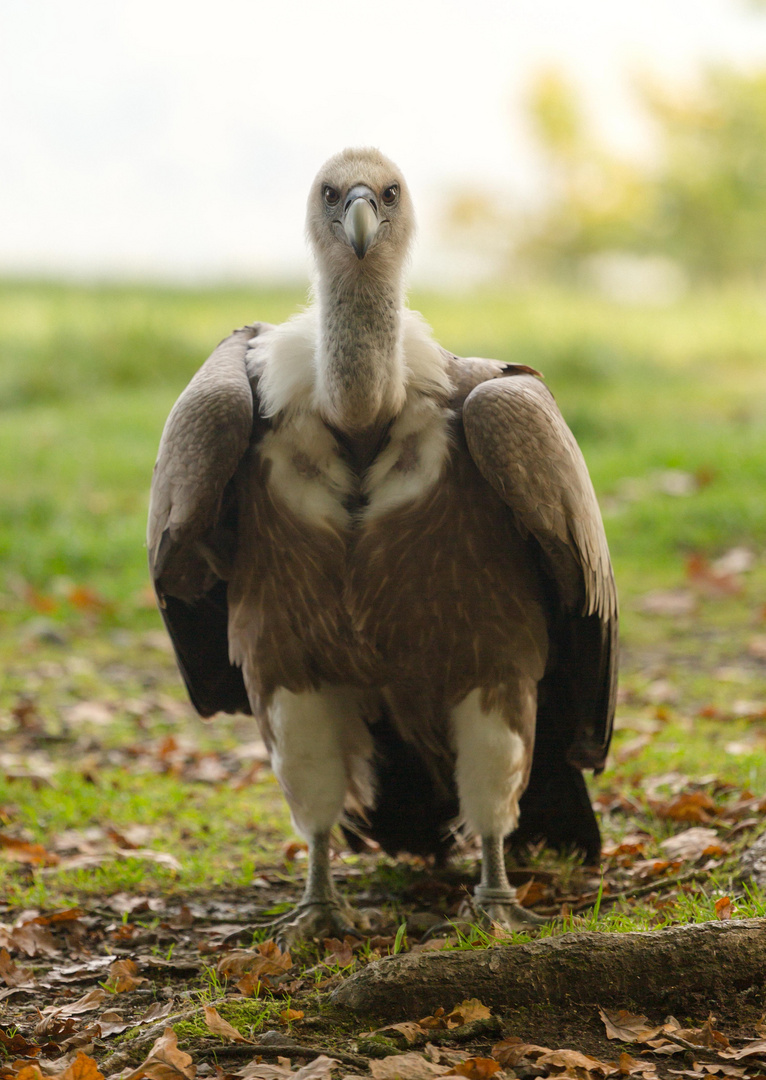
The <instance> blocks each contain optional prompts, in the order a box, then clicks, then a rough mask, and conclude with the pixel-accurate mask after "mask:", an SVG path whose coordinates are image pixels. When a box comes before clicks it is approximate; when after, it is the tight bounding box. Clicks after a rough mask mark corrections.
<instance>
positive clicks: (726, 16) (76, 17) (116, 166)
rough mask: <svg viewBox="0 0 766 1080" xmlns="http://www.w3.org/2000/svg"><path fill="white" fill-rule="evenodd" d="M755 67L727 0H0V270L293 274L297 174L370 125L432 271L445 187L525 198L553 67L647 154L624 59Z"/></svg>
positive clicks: (670, 65)
mask: <svg viewBox="0 0 766 1080" xmlns="http://www.w3.org/2000/svg"><path fill="white" fill-rule="evenodd" d="M711 61H712V62H727V63H728V62H731V63H735V64H737V65H739V66H745V67H747V66H750V67H754V66H759V65H763V66H766V15H758V14H757V13H756V12H755V10H754V9H753V8H749V7H748V6H747V4H746V2H745V0H641V3H635V2H633V0H463V2H458V0H379V2H376V3H372V2H369V0H216V2H215V3H209V2H208V3H202V2H197V3H195V2H194V0H0V133H1V136H2V142H0V147H2V149H1V150H0V272H12V271H23V272H44V273H60V272H64V273H74V274H79V275H86V276H91V277H95V276H98V275H99V274H108V275H109V276H119V275H125V276H132V277H140V276H150V277H163V276H164V277H174V278H179V277H180V278H188V277H191V278H213V279H214V278H218V277H226V278H243V277H262V278H268V277H269V276H270V275H271V276H276V277H285V276H287V275H290V274H294V275H298V276H300V275H301V274H302V273H303V272H304V266H305V254H304V240H303V215H304V204H305V197H306V193H307V191H308V186H309V184H310V182H311V179H312V178H313V176H314V174H315V173H316V171H317V169H318V168H319V166H320V165H321V163H322V162H323V161H324V160H325V158H327V157H329V156H330V154H332V153H335V152H336V151H337V150H339V149H341V148H342V147H343V146H346V145H350V144H375V145H378V146H379V147H380V148H381V149H382V150H383V151H384V152H385V153H387V154H388V155H389V156H390V157H392V158H393V159H394V160H395V161H397V162H398V164H399V165H400V166H401V167H402V169H403V170H404V172H405V175H406V176H407V178H408V180H409V183H410V186H411V187H412V189H413V193H414V196H415V200H416V206H417V208H418V210H419V219H420V223H421V237H420V245H419V250H418V254H417V256H416V259H415V274H416V276H420V277H421V278H424V277H428V276H429V274H431V275H433V274H434V273H436V274H438V269H439V268H438V261H439V258H440V257H441V256H440V251H441V249H440V247H439V242H438V224H439V215H440V213H441V210H442V207H443V205H444V199H445V197H446V194H447V192H449V191H450V190H454V188H455V187H456V186H459V185H470V184H474V183H475V184H479V185H481V186H482V187H483V188H490V189H493V190H496V191H501V192H507V193H508V198H509V199H512V198H524V197H530V196H532V197H533V196H534V190H535V186H536V185H537V184H538V183H539V174H538V173H537V172H536V168H535V156H534V150H533V147H532V144H531V141H530V139H529V136H528V132H527V131H526V129H525V124H524V117H523V109H522V103H523V98H524V93H525V89H526V88H527V87H528V85H529V82H530V79H531V78H532V76H533V75H534V73H535V72H536V71H538V70H539V69H540V68H541V67H545V66H550V65H556V66H560V67H562V68H563V69H565V70H566V71H568V72H569V73H570V74H571V76H572V77H573V79H574V80H575V81H576V84H577V85H578V87H579V88H580V89H581V91H582V92H583V94H584V95H585V98H586V102H587V104H588V107H589V109H590V110H591V112H592V114H593V116H594V119H595V120H596V122H597V123H598V126H599V129H600V130H601V131H602V132H603V133H604V135H605V136H607V137H608V138H609V139H610V140H611V142H612V143H613V144H614V145H615V146H617V147H618V148H620V149H622V150H624V151H627V152H632V153H641V152H645V151H646V149H647V147H648V146H649V145H650V144H649V132H648V131H647V129H646V127H645V125H644V122H643V121H642V118H641V116H640V114H639V112H638V110H637V108H636V105H635V101H634V99H633V98H632V95H631V88H630V86H631V77H632V76H633V75H634V74H635V73H636V72H638V71H649V72H652V73H655V74H657V75H659V76H661V77H663V78H664V79H666V80H669V81H677V82H683V81H684V80H688V79H692V78H693V77H694V74H695V72H696V71H698V70H699V67H700V65H701V64H703V63H706V62H711Z"/></svg>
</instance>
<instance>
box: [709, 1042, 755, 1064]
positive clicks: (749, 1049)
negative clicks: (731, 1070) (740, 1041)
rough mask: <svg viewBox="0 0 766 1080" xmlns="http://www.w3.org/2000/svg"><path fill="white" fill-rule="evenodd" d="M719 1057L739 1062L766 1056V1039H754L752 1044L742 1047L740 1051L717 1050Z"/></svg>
mask: <svg viewBox="0 0 766 1080" xmlns="http://www.w3.org/2000/svg"><path fill="white" fill-rule="evenodd" d="M718 1053H719V1055H720V1056H721V1057H723V1058H730V1059H731V1060H732V1061H741V1060H742V1058H746V1057H755V1056H756V1055H757V1056H759V1057H760V1056H761V1055H762V1054H766V1039H754V1040H753V1042H750V1043H748V1044H747V1046H744V1047H742V1049H741V1050H732V1049H725V1050H719V1051H718Z"/></svg>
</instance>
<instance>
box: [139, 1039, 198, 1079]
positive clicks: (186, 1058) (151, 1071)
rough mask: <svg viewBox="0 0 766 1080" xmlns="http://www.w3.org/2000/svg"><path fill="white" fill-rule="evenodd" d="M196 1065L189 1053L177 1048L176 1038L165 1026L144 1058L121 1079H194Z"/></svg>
mask: <svg viewBox="0 0 766 1080" xmlns="http://www.w3.org/2000/svg"><path fill="white" fill-rule="evenodd" d="M196 1074H197V1066H196V1065H194V1064H192V1059H191V1055H190V1054H187V1053H185V1052H184V1051H183V1050H179V1049H178V1038H177V1037H176V1033H175V1032H174V1031H173V1029H172V1028H171V1027H167V1028H165V1030H164V1032H163V1033H162V1035H160V1037H159V1039H157V1041H156V1042H155V1044H154V1045H153V1046H152V1048H151V1050H150V1051H149V1054H148V1056H147V1057H146V1059H145V1060H144V1061H143V1062H142V1063H141V1065H139V1066H138V1068H137V1069H134V1070H133V1072H131V1073H128V1075H127V1076H125V1077H123V1078H122V1080H141V1077H143V1076H148V1077H149V1078H150V1080H194V1077H195V1076H196Z"/></svg>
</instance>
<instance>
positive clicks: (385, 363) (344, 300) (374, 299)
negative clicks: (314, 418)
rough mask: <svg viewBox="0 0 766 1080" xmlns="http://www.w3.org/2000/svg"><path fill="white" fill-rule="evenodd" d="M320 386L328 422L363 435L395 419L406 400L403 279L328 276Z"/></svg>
mask: <svg viewBox="0 0 766 1080" xmlns="http://www.w3.org/2000/svg"><path fill="white" fill-rule="evenodd" d="M318 292H319V296H318V299H319V317H320V342H319V357H318V371H317V382H318V387H317V389H318V391H319V399H320V402H321V406H322V410H323V412H324V414H325V417H326V419H327V420H328V422H329V423H331V424H332V425H333V426H334V427H337V428H339V429H340V430H342V431H346V432H351V433H354V432H356V433H359V432H364V431H368V430H370V429H372V428H375V427H378V426H380V425H382V424H385V423H387V422H388V421H389V420H391V419H392V418H393V417H394V416H395V415H396V414H397V413H398V412H399V410H400V409H401V408H402V405H403V404H404V397H405V377H404V356H403V352H402V340H401V337H402V326H401V323H402V309H403V306H404V294H403V286H402V283H401V281H399V280H397V281H395V282H391V281H390V280H381V278H380V277H379V276H378V275H371V274H366V275H365V274H361V273H360V274H358V275H354V277H353V278H349V277H337V276H336V277H335V278H330V277H327V278H323V279H322V280H321V282H320V286H319V290H318Z"/></svg>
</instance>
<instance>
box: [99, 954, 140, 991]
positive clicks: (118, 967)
mask: <svg viewBox="0 0 766 1080" xmlns="http://www.w3.org/2000/svg"><path fill="white" fill-rule="evenodd" d="M137 971H138V966H137V964H136V963H135V961H134V960H115V962H114V963H113V964H112V966H111V967H110V968H109V978H108V979H107V982H106V989H107V990H109V991H110V992H111V993H113V994H126V993H128V992H129V991H131V990H135V989H136V987H137V986H140V985H141V984H142V983H145V982H148V981H149V980H148V979H144V978H143V977H142V976H140V975H137V974H136V972H137Z"/></svg>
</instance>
